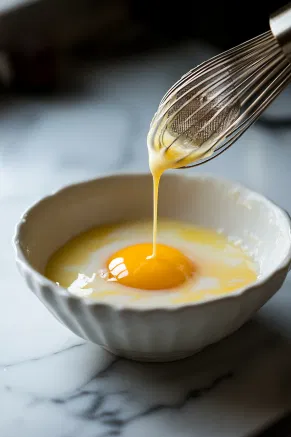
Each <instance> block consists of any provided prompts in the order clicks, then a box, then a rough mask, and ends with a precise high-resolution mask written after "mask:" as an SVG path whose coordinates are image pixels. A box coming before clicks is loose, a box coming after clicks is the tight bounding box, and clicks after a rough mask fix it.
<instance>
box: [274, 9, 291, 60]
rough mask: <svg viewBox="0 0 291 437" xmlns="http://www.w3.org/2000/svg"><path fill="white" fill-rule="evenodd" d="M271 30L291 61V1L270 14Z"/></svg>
mask: <svg viewBox="0 0 291 437" xmlns="http://www.w3.org/2000/svg"><path fill="white" fill-rule="evenodd" d="M270 28H271V31H272V33H273V35H274V37H275V38H276V40H277V41H278V43H279V44H280V46H281V47H282V50H283V51H284V53H285V55H286V56H287V57H288V59H289V61H291V3H289V4H288V5H286V6H284V7H283V8H281V9H279V10H278V11H276V12H274V13H273V14H272V15H271V16H270Z"/></svg>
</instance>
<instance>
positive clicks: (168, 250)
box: [107, 244, 196, 290]
mask: <svg viewBox="0 0 291 437" xmlns="http://www.w3.org/2000/svg"><path fill="white" fill-rule="evenodd" d="M152 248H153V246H152V244H136V245H133V246H128V247H125V248H124V249H121V250H119V251H118V252H116V253H114V255H112V256H111V257H110V258H109V260H108V261H107V268H108V271H109V278H108V280H109V281H117V282H119V283H120V284H122V285H126V286H127V287H132V288H139V289H142V290H163V289H169V288H174V287H178V286H179V285H182V284H183V283H184V282H185V281H186V280H187V279H189V278H190V277H191V276H192V275H193V274H194V273H195V271H196V268H195V266H194V264H193V263H192V261H190V260H189V259H188V258H187V257H186V256H185V255H183V253H181V252H180V251H179V250H177V249H174V248H173V247H170V246H166V245H163V244H157V254H156V256H155V257H152V256H151V253H152Z"/></svg>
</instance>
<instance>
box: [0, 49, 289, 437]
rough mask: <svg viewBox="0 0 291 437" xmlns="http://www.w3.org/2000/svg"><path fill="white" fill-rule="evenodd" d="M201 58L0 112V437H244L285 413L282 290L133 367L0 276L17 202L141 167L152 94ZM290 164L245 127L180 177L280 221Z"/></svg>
mask: <svg viewBox="0 0 291 437" xmlns="http://www.w3.org/2000/svg"><path fill="white" fill-rule="evenodd" d="M211 54H212V51H211V50H210V49H209V48H207V47H205V48H202V47H201V46H200V45H196V44H194V43H189V44H186V45H184V46H183V47H177V48H176V49H175V50H173V51H166V52H163V53H159V52H156V53H152V54H151V55H148V56H140V57H131V58H128V59H124V60H123V61H122V62H120V63H112V64H110V65H107V66H103V67H102V66H99V67H98V68H97V67H94V66H93V65H90V64H88V63H87V64H84V65H82V68H81V67H76V76H75V80H74V81H73V82H72V83H71V84H70V85H71V92H66V93H63V94H62V95H58V96H50V97H49V98H48V97H46V98H41V97H34V98H32V97H30V98H29V97H26V98H24V97H14V98H12V97H10V98H7V99H6V100H3V101H2V104H1V107H0V164H1V171H0V190H1V196H0V205H1V222H0V223H1V227H0V243H1V251H0V266H1V275H0V282H1V293H2V299H1V306H0V405H1V413H0V435H1V437H2V436H3V437H15V436H16V435H19V436H21V437H39V436H40V435H41V436H43V437H75V436H76V437H77V436H82V437H105V436H122V437H136V436H139V437H143V436H144V437H145V436H148V435H151V436H152V437H163V436H167V437H174V436H175V437H176V436H179V437H188V436H189V437H190V436H191V437H192V436H193V435H195V436H197V437H202V436H203V437H210V436H214V437H247V436H251V435H254V434H253V433H254V432H256V431H258V430H259V429H260V428H261V427H262V426H265V425H266V424H268V423H269V422H271V421H272V420H274V419H276V418H277V417H280V416H281V415H282V414H283V413H284V412H286V411H287V410H288V409H289V408H290V407H291V344H290V341H291V318H290V310H291V293H290V288H291V279H290V277H289V278H287V280H286V282H285V284H284V286H283V287H282V289H281V290H280V291H279V292H278V293H277V294H276V295H275V296H274V297H273V298H272V299H271V300H270V301H269V302H268V303H267V304H266V305H265V306H264V307H263V308H262V309H261V310H260V311H259V313H258V314H257V316H256V317H255V318H254V319H253V320H252V321H250V322H249V323H248V324H246V325H245V326H244V327H243V328H242V329H241V330H239V331H238V332H236V333H235V334H234V335H232V336H231V337H229V338H227V339H225V340H224V341H222V342H220V343H219V344H216V345H214V346H211V347H209V348H208V349H206V350H204V351H202V352H201V353H199V354H197V355H196V356H194V357H192V358H189V359H187V360H184V361H180V362H177V363H171V364H141V363H135V362H130V361H126V360H123V359H118V358H116V357H114V356H112V355H110V354H109V353H107V352H105V351H103V350H102V349H100V348H99V347H97V346H95V345H92V344H88V343H85V342H84V341H83V340H81V339H79V338H77V337H76V336H74V335H73V334H72V333H71V332H70V331H68V330H67V329H66V328H65V327H63V326H61V325H60V324H59V323H58V322H57V321H56V320H55V319H54V318H53V317H52V316H51V315H50V314H49V313H48V312H47V310H46V309H45V308H44V307H43V306H42V304H41V303H40V302H39V301H38V300H37V299H36V297H35V296H34V295H32V293H31V292H30V291H29V290H28V289H27V287H26V286H25V285H24V283H23V281H22V279H21V277H20V276H19V274H18V272H17V271H16V268H15V265H14V259H13V252H12V248H11V237H12V234H13V229H14V225H15V223H16V221H17V220H18V218H19V216H20V214H21V213H22V211H23V210H24V209H25V208H26V207H27V206H28V205H29V204H30V203H31V202H33V201H34V200H36V199H38V198H40V197H41V196H43V195H44V194H47V193H49V192H51V191H52V190H55V189H57V188H59V187H60V186H61V185H63V184H65V183H69V182H72V181H79V180H82V179H87V178H90V177H94V176H97V175H98V174H104V173H109V172H116V171H120V170H126V171H139V170H146V169H147V168H148V167H147V151H146V143H145V138H146V133H147V130H148V126H149V122H150V119H151V117H152V115H153V113H154V111H155V110H156V107H157V104H158V102H159V100H160V98H161V96H162V94H163V93H164V92H165V91H166V90H167V88H168V87H169V86H170V85H171V84H172V82H173V81H174V80H176V79H177V78H178V77H179V76H180V75H181V74H182V73H184V72H185V71H186V70H188V69H189V68H190V67H192V66H193V65H195V64H196V63H197V62H198V61H201V60H202V59H204V58H205V57H206V56H208V55H211ZM290 99H291V94H290V92H288V90H287V91H286V94H285V95H284V96H283V97H282V98H281V99H280V101H279V102H277V107H279V109H280V110H282V108H284V107H285V108H286V112H285V113H287V112H288V109H289V108H290ZM283 112H284V111H283ZM289 112H290V109H289ZM270 116H272V114H271V113H270ZM290 165H291V127H290V126H288V124H286V125H284V126H281V127H280V129H279V128H278V129H277V128H276V127H272V129H271V128H269V127H268V126H267V125H264V124H257V125H256V126H254V127H253V128H252V129H251V130H250V131H249V132H248V133H247V134H245V136H244V137H243V138H242V139H241V140H240V141H239V143H238V144H236V145H235V146H234V147H233V148H232V150H230V151H228V152H227V153H226V154H225V155H224V156H222V157H221V158H218V159H217V160H214V161H213V162H212V163H209V164H207V165H205V166H204V167H201V168H198V169H197V170H192V171H198V172H207V173H215V174H219V175H223V176H225V177H229V178H233V179H236V180H239V181H241V182H244V183H245V184H247V185H249V186H250V187H252V188H254V189H257V190H259V191H261V192H263V193H264V194H266V195H268V196H269V197H271V198H272V199H273V200H274V201H275V202H277V203H278V204H280V205H281V206H282V207H284V208H286V209H287V210H289V211H291V196H290V183H291V172H290Z"/></svg>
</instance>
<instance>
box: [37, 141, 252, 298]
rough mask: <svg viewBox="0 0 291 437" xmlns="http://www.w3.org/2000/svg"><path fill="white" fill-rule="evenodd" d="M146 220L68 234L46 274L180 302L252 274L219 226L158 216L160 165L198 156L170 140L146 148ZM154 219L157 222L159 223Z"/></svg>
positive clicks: (230, 287) (114, 293)
mask: <svg viewBox="0 0 291 437" xmlns="http://www.w3.org/2000/svg"><path fill="white" fill-rule="evenodd" d="M148 149H149V165H150V170H151V173H152V176H153V187H154V190H153V221H144V222H142V221H141V222H132V223H131V222H128V223H122V224H116V225H110V226H101V227H96V228H94V229H91V230H88V231H87V232H85V233H83V234H81V235H79V236H77V237H75V238H73V239H72V240H71V241H69V242H67V243H66V244H65V245H64V246H63V247H61V248H60V249H59V250H58V251H57V252H56V253H55V254H53V256H52V257H51V258H50V259H49V261H48V264H47V266H46V272H45V274H46V276H47V277H48V278H49V279H50V280H52V281H54V282H56V283H57V284H58V285H60V286H62V287H65V288H67V289H68V291H69V293H71V294H72V295H76V296H79V297H90V298H92V299H96V300H100V301H107V302H112V301H114V302H116V303H124V302H133V301H134V302H138V303H141V304H142V303H144V302H146V303H147V302H148V301H149V299H150V301H151V304H153V305H154V306H159V305H163V304H169V303H172V304H183V303H187V302H195V301H199V300H205V299H213V298H215V296H219V295H222V294H226V293H231V292H233V291H234V290H237V289H239V288H241V287H244V286H247V285H249V284H250V283H252V282H254V281H256V279H257V277H258V269H257V265H256V263H255V261H254V260H253V259H252V258H251V257H250V255H248V253H247V251H246V250H244V248H242V247H241V245H240V243H239V241H235V240H230V239H229V238H227V237H226V236H224V235H223V234H222V233H220V232H216V231H214V230H211V229H204V228H200V227H196V226H194V225H192V224H189V223H181V222H175V221H171V220H164V219H162V218H159V220H158V197H159V196H158V194H159V182H160V178H161V176H162V174H163V172H164V171H165V170H167V169H170V168H177V167H178V166H182V165H186V164H188V163H190V162H193V161H195V160H196V159H199V156H200V152H199V150H198V149H197V153H196V154H195V150H194V152H193V153H191V155H189V156H188V157H186V158H184V156H185V149H183V147H180V145H179V144H178V145H175V146H174V147H172V148H171V149H169V150H168V151H167V153H164V152H163V151H161V148H159V147H156V144H154V147H150V145H149V147H148ZM158 225H159V228H158Z"/></svg>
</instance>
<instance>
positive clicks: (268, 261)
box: [18, 174, 290, 276]
mask: <svg viewBox="0 0 291 437" xmlns="http://www.w3.org/2000/svg"><path fill="white" fill-rule="evenodd" d="M159 200H160V201H159V216H161V217H167V218H172V219H176V220H181V221H187V222H191V223H194V224H196V225H199V226H204V227H209V228H213V229H222V230H223V231H224V233H225V234H226V235H228V236H233V237H236V238H240V239H241V240H242V242H243V244H245V245H246V246H247V247H248V249H249V250H250V252H251V253H253V254H254V256H255V258H256V259H257V260H258V262H259V265H260V273H261V276H265V275H268V274H270V273H272V271H274V270H276V268H278V265H280V264H281V263H282V262H283V261H284V260H285V259H286V257H288V256H289V255H288V254H289V252H290V224H289V219H288V217H287V215H286V214H285V213H284V212H283V211H282V210H281V209H280V208H278V207H277V206H275V205H274V204H273V203H272V202H270V201H268V200H267V199H265V198H264V197H263V196H261V195H259V194H257V193H254V192H252V191H250V190H248V189H246V188H244V187H241V186H240V185H237V184H235V183H233V182H229V181H224V180H220V179H217V178H214V177H209V176H202V177H201V176H198V177H187V176H185V175H181V174H166V175H164V176H163V178H162V180H161V188H160V198H159ZM152 202H153V198H152V178H151V176H150V175H120V176H111V177H106V178H101V179H96V180H93V181H89V182H85V183H82V184H77V185H72V186H69V187H67V188H65V189H63V190H61V191H59V192H58V193H57V194H55V195H53V196H49V197H47V198H45V199H44V200H42V201H41V202H39V203H37V204H36V205H35V206H34V207H33V208H31V209H30V210H29V211H28V213H26V215H25V216H24V218H23V221H22V223H21V225H20V227H19V232H18V241H19V245H20V249H21V252H22V256H23V257H24V258H25V259H26V260H27V261H28V262H29V263H30V264H31V266H32V267H33V268H35V269H36V270H37V271H39V272H40V273H43V271H44V268H45V265H46V263H47V261H48V258H49V257H50V256H51V254H52V253H53V252H54V251H55V250H56V249H58V248H59V247H60V246H61V245H63V244H64V243H65V242H66V241H68V240H69V239H70V238H72V237H73V236H75V235H77V234H79V233H80V232H83V231H85V230H87V229H89V228H91V227H93V226H96V225H101V224H106V223H107V224H108V223H113V222H120V221H124V220H138V219H143V218H151V217H152Z"/></svg>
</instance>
